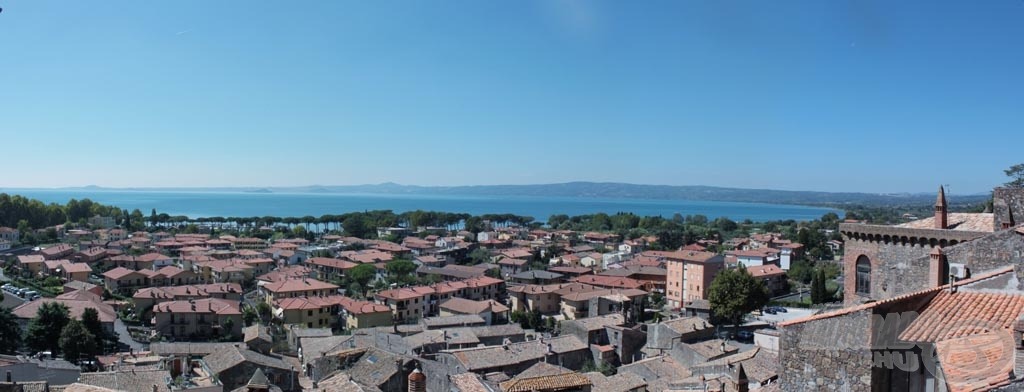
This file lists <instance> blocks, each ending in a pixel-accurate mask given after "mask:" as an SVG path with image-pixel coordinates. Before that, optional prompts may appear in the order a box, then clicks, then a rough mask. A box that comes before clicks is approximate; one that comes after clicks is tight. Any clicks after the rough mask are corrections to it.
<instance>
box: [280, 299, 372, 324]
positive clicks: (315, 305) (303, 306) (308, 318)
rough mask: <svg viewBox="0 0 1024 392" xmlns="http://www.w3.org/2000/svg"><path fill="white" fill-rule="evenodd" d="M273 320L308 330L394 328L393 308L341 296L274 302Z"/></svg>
mask: <svg viewBox="0 0 1024 392" xmlns="http://www.w3.org/2000/svg"><path fill="white" fill-rule="evenodd" d="M274 317H277V318H278V319H280V320H281V322H282V323H284V324H298V325H303V326H305V327H307V328H328V327H334V326H337V327H340V328H346V329H356V328H372V327H378V326H387V325H391V323H392V317H391V308H389V307H387V306H385V305H381V304H376V303H373V302H369V301H361V300H356V299H352V298H349V297H345V296H342V295H328V296H323V297H292V298H284V299H281V300H277V301H275V302H274Z"/></svg>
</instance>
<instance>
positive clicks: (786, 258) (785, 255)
mask: <svg viewBox="0 0 1024 392" xmlns="http://www.w3.org/2000/svg"><path fill="white" fill-rule="evenodd" d="M779 252H780V253H779V267H780V268H782V270H783V271H789V267H790V265H792V264H793V262H794V261H797V260H802V259H803V258H804V245H803V244H801V243H798V242H791V243H788V244H783V245H780V246H779Z"/></svg>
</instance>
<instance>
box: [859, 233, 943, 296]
mask: <svg viewBox="0 0 1024 392" xmlns="http://www.w3.org/2000/svg"><path fill="white" fill-rule="evenodd" d="M845 246H846V253H845V254H844V255H843V279H844V280H843V285H844V295H843V298H844V299H845V302H846V303H847V304H855V303H860V302H863V301H865V300H867V299H869V298H870V299H884V298H891V297H893V296H896V295H900V294H903V293H908V292H913V291H917V290H921V289H924V288H927V287H928V261H929V259H928V257H929V254H930V253H931V251H932V247H931V246H928V245H927V244H923V243H922V244H906V245H903V244H902V243H885V242H880V241H869V240H863V239H861V240H858V239H853V238H849V239H847V241H846V244H845ZM860 256H866V257H867V258H868V259H869V260H870V261H871V295H870V297H865V296H862V295H858V294H857V292H856V291H857V284H856V282H857V258H859V257H860Z"/></svg>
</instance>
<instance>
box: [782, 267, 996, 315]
mask: <svg viewBox="0 0 1024 392" xmlns="http://www.w3.org/2000/svg"><path fill="white" fill-rule="evenodd" d="M1010 272H1013V266H1006V267H1003V268H999V269H995V270H992V271H989V272H986V273H983V274H980V275H978V276H975V277H972V278H968V279H964V280H961V281H957V282H956V283H953V284H952V285H953V287H960V286H964V285H968V284H972V283H977V282H980V281H983V280H987V279H991V278H994V277H996V276H999V275H1002V274H1005V273H1010ZM949 286H950V285H942V286H936V287H932V288H927V289H924V290H920V291H915V292H910V293H906V294H902V295H897V296H895V297H892V298H886V299H883V300H878V301H875V302H870V303H866V304H861V305H856V306H851V307H848V308H843V309H839V310H835V311H832V312H828V313H820V314H815V315H811V316H807V317H803V318H799V319H794V320H789V321H785V322H781V323H779V324H778V326H780V327H788V326H791V325H796V324H803V323H806V322H808V321H814V320H822V319H827V318H833V317H838V316H845V315H848V314H852V313H856V312H859V311H862V310H867V309H872V308H874V307H876V306H879V305H884V304H889V303H893V302H896V301H902V300H904V299H907V298H912V297H916V296H919V295H924V294H931V293H936V292H939V291H942V290H946V289H948V288H949Z"/></svg>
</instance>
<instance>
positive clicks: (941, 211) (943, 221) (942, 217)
mask: <svg viewBox="0 0 1024 392" xmlns="http://www.w3.org/2000/svg"><path fill="white" fill-rule="evenodd" d="M948 215H949V214H947V213H946V190H945V189H943V188H942V185H939V196H938V197H937V198H936V199H935V228H936V229H946V228H949V222H948V220H947V217H948Z"/></svg>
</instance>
